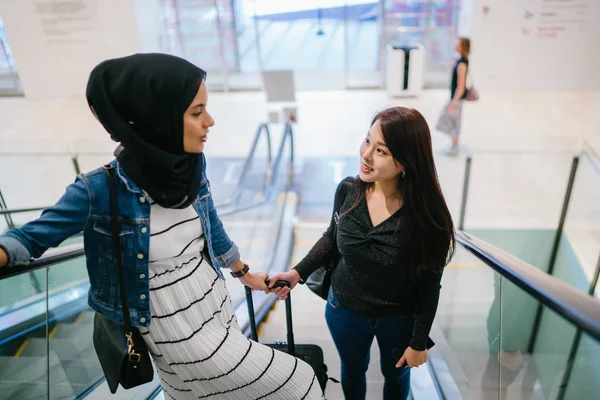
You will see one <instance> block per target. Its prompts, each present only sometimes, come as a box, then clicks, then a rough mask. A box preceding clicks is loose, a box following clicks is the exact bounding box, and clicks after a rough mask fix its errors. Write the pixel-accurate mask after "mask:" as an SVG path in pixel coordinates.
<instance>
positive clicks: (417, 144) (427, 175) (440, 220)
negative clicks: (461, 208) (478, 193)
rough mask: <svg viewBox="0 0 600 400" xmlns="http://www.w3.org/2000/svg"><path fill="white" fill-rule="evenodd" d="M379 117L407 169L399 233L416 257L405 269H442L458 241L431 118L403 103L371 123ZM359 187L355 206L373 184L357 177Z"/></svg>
mask: <svg viewBox="0 0 600 400" xmlns="http://www.w3.org/2000/svg"><path fill="white" fill-rule="evenodd" d="M377 121H379V126H380V127H381V132H382V134H383V138H384V140H385V144H386V145H387V147H388V149H389V150H390V152H391V154H392V156H393V157H394V160H395V161H396V162H398V163H400V164H401V165H403V166H404V168H405V170H406V173H405V174H400V175H399V176H398V193H399V195H400V196H401V199H402V203H403V205H402V207H403V208H404V210H405V212H404V213H403V215H404V216H405V220H404V221H405V222H406V230H405V231H404V230H403V232H402V233H401V234H400V235H399V237H401V238H402V242H403V244H406V246H407V247H406V249H407V250H408V251H409V252H410V253H412V254H414V255H415V268H414V269H413V270H408V271H405V273H406V276H407V278H411V279H418V278H419V277H422V276H423V275H425V274H428V273H431V272H441V271H442V269H443V268H444V267H445V266H446V264H448V262H449V261H450V259H451V258H452V256H453V255H454V248H455V244H456V243H455V238H454V224H453V222H452V216H451V215H450V210H448V206H447V205H446V200H445V199H444V195H443V194H442V189H441V187H440V183H439V180H438V176H437V172H436V169H435V164H434V161H433V151H432V148H431V134H430V132H429V126H428V125H427V121H425V118H423V116H422V115H421V113H420V112H418V111H417V110H414V109H410V108H404V107H393V108H388V109H386V110H383V111H381V112H379V113H378V114H377V115H376V116H375V117H374V118H373V121H372V122H371V126H373V125H374V124H375V123H376V122H377ZM357 185H358V190H359V196H358V199H357V201H356V204H355V205H354V206H357V205H358V204H359V203H360V202H361V201H362V200H364V199H365V198H366V195H367V191H368V190H370V189H371V188H372V186H373V183H366V182H363V181H362V180H360V179H357ZM354 206H353V207H352V208H354Z"/></svg>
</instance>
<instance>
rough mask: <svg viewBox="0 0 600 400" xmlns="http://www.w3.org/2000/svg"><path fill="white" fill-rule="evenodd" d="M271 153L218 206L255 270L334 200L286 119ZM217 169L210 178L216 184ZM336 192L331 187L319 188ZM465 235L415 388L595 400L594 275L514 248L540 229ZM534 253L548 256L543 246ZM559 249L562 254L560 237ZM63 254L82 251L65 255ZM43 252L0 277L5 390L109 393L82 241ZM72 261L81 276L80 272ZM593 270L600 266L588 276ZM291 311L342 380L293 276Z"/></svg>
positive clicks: (317, 227)
mask: <svg viewBox="0 0 600 400" xmlns="http://www.w3.org/2000/svg"><path fill="white" fill-rule="evenodd" d="M269 146H270V143H269ZM269 160H270V157H268V156H267V157H266V158H265V160H263V162H262V164H261V165H265V166H266V167H265V168H262V169H260V168H259V173H257V174H256V177H254V174H253V173H248V174H247V175H240V176H241V177H242V178H241V179H240V182H241V183H243V184H246V186H245V188H244V189H243V190H242V189H239V190H238V189H234V190H232V191H230V192H229V194H228V195H227V196H224V197H223V198H221V199H218V200H217V201H216V202H217V203H220V204H221V207H220V209H219V210H220V211H219V214H220V215H221V219H222V220H223V223H224V224H225V227H226V229H227V231H228V233H229V234H230V236H231V237H232V239H233V240H234V241H235V242H236V243H237V244H238V246H239V247H240V252H241V254H242V257H243V258H244V259H245V260H246V261H247V262H248V263H249V264H251V265H252V267H253V270H264V271H268V272H269V273H270V274H274V273H276V272H278V271H281V270H285V269H288V268H289V266H290V265H292V264H295V263H296V262H297V261H299V259H300V258H301V257H302V256H303V254H305V253H306V251H308V249H309V248H310V247H311V246H312V244H313V243H314V242H315V241H316V240H317V239H318V237H319V236H320V235H321V234H322V232H323V229H324V228H325V227H326V225H327V224H328V221H329V216H328V213H329V212H330V209H331V205H330V204H308V203H309V202H307V201H305V200H306V199H307V197H308V196H304V197H303V194H305V193H306V190H304V188H303V187H302V185H301V184H298V183H296V184H293V178H294V173H295V172H296V173H297V172H298V171H294V164H293V160H294V154H293V143H292V132H291V126H286V129H285V131H284V133H283V135H282V137H281V141H280V145H279V147H278V150H277V152H276V157H275V159H274V161H273V162H272V163H271V162H270V161H269ZM210 163H211V160H209V165H210ZM250 164H252V163H250ZM243 165H244V167H243V168H242V171H247V170H248V171H251V170H252V168H251V165H248V164H247V163H244V164H243ZM580 168H581V167H580ZM260 170H262V171H263V173H262V174H261V173H260ZM209 176H210V177H211V178H212V184H213V187H215V182H216V180H215V179H214V178H213V175H211V173H209ZM297 177H298V176H297ZM310 183H311V188H310V190H312V191H313V192H315V191H317V192H319V193H316V192H315V193H316V195H315V196H318V197H320V199H321V202H322V203H326V202H327V200H326V199H325V197H326V198H327V199H331V198H332V194H333V189H334V187H327V188H321V187H318V185H315V184H314V181H311V182H310ZM583 183H584V184H585V182H583ZM579 184H581V182H580V183H579ZM586 186H588V187H589V186H592V185H586ZM597 186H598V187H600V184H598V185H597ZM576 189H577V186H575V191H574V193H575V194H574V195H577V190H576ZM328 191H329V192H331V193H330V194H331V196H324V194H327V193H328ZM215 192H217V190H215ZM311 193H312V192H311ZM299 200H300V202H299ZM571 201H573V199H571ZM575 201H577V199H575ZM299 203H300V205H301V207H302V208H298V206H299ZM306 204H308V206H307V205H306ZM596 204H600V203H596ZM307 210H309V211H307ZM563 214H565V215H564V216H565V217H566V212H564V213H563ZM561 218H562V217H561ZM461 219H462V218H461ZM565 225H566V226H567V227H568V219H567V222H566V224H565ZM466 231H467V232H469V233H465V232H462V231H461V232H459V233H458V238H457V239H458V244H459V246H458V251H457V254H456V256H455V258H454V259H453V261H452V262H451V264H450V265H449V266H448V267H447V269H446V271H445V273H444V278H443V281H442V292H441V297H440V302H439V307H438V313H437V316H436V320H435V322H434V326H433V329H432V332H431V336H432V338H433V340H434V341H435V342H436V346H435V347H434V348H433V349H432V350H431V351H430V352H429V362H428V363H427V364H425V365H423V366H421V367H419V368H416V369H414V370H413V371H412V374H411V398H412V399H415V400H422V399H424V400H435V399H536V400H537V399H557V400H563V399H595V398H600V364H599V363H598V362H597V360H598V359H600V301H598V299H597V298H595V297H594V294H596V285H595V284H593V285H591V286H589V287H585V290H582V289H583V286H581V287H579V286H578V285H575V284H573V283H572V282H570V281H568V280H567V279H565V278H564V277H563V276H552V275H550V274H548V270H547V269H546V266H544V265H538V264H537V261H536V259H535V258H528V257H526V256H523V254H522V253H519V252H518V251H520V250H519V249H523V248H527V247H528V246H527V243H529V244H531V243H537V242H536V240H538V239H537V238H534V239H535V240H534V241H533V242H526V241H525V240H524V239H523V238H524V237H525V236H523V235H519V234H514V233H512V234H511V233H509V234H507V233H503V235H505V236H503V238H502V240H504V239H505V238H506V237H508V236H510V235H512V237H513V238H516V240H517V242H516V243H517V245H518V246H515V247H510V246H507V245H504V244H503V242H501V241H500V239H499V236H498V235H496V236H493V235H492V236H490V235H488V236H489V237H488V236H486V235H485V234H483V235H482V236H486V237H485V239H486V241H489V242H491V244H489V243H486V242H484V241H482V240H480V239H478V238H477V237H476V236H478V234H481V232H477V231H474V230H472V229H471V230H470V229H466ZM482 232H483V231H482ZM561 235H563V232H560V233H558V234H556V235H554V237H559V239H560V240H556V242H557V243H558V244H561V243H563V241H564V238H563V237H562V236H561ZM571 237H572V236H571ZM551 238H552V236H551ZM529 239H530V240H531V235H530V236H529ZM74 240H76V239H74ZM501 248H502V249H503V250H501ZM530 248H531V246H530ZM535 249H536V250H535V252H540V248H539V247H536V248H535ZM505 250H508V251H505ZM556 251H557V252H560V251H564V250H561V247H560V246H559V247H557V249H556ZM65 252H70V254H71V256H72V257H71V258H73V257H75V258H74V259H73V260H69V261H65V259H66V258H65ZM78 252H79V253H78ZM535 252H533V253H535ZM530 254H532V253H530ZM67 258H68V257H67ZM568 258H569V257H565V259H568ZM524 259H525V260H524ZM557 260H558V261H557V262H558V263H559V264H557V268H563V267H562V266H561V265H560V262H562V261H561V258H560V254H559V256H558V257H557ZM37 262H38V263H40V264H39V265H42V266H44V268H42V269H38V270H36V271H33V272H34V273H35V279H33V278H32V276H31V274H30V272H29V271H28V272H27V273H25V274H19V273H18V271H13V273H12V274H11V275H10V277H8V278H6V279H1V280H0V285H5V287H7V286H22V287H27V288H28V289H27V290H28V291H27V293H28V296H27V298H22V299H17V300H15V299H12V300H11V301H10V302H6V301H5V302H2V288H0V357H1V358H0V393H1V394H2V398H8V399H10V398H15V399H33V398H44V397H47V396H48V393H49V397H50V398H52V399H54V398H57V399H58V398H64V399H74V398H82V397H86V398H90V399H96V398H98V399H104V398H108V396H109V392H108V389H107V388H106V385H105V384H104V383H103V377H102V372H101V371H100V370H99V365H98V362H97V359H96V356H95V352H94V350H93V346H92V342H91V330H92V325H91V322H92V320H93V313H92V312H91V311H90V310H89V308H88V307H87V302H86V298H85V295H86V293H87V285H88V283H87V281H86V280H85V268H84V265H83V259H82V258H81V249H80V246H79V245H77V244H75V245H73V246H71V247H64V248H61V249H58V253H57V254H52V253H50V254H49V255H48V256H47V257H46V258H43V259H41V260H39V261H37ZM73 271H83V272H78V274H80V275H72V274H74V272H73ZM2 273H5V271H2ZM66 276H73V277H75V276H76V277H77V279H75V278H73V279H68V278H65V277H66ZM82 277H83V278H82ZM597 280H598V276H597V274H596V276H595V279H592V282H597ZM35 282H37V283H35ZM227 285H228V288H229V290H230V292H231V294H232V299H233V303H234V306H235V307H236V314H237V317H238V321H239V323H240V325H241V326H242V328H243V329H246V330H247V328H248V323H247V309H246V305H245V302H244V292H243V288H242V287H241V285H239V283H238V282H236V281H235V280H233V279H232V278H230V277H228V278H227ZM254 297H255V305H256V310H255V311H256V313H257V319H258V320H259V321H265V322H264V323H263V324H262V327H261V341H262V342H272V341H279V340H282V339H284V338H285V322H284V321H285V319H284V317H283V312H284V310H283V306H279V305H277V306H275V307H273V305H274V301H275V299H274V297H273V296H272V295H270V296H267V295H265V294H263V293H254ZM278 304H280V303H278ZM293 307H294V309H293V312H294V321H295V325H294V326H295V331H296V342H297V343H315V344H318V345H320V346H321V347H322V348H323V350H324V352H325V362H326V364H327V365H328V366H329V375H330V376H332V377H334V378H339V375H340V374H339V360H338V358H337V354H336V351H335V347H334V345H333V342H332V341H331V339H330V336H329V333H328V331H327V327H326V325H325V321H324V318H322V310H323V308H324V302H323V301H322V300H321V299H319V298H317V297H316V296H314V295H313V294H312V293H311V292H309V291H308V290H307V289H306V288H305V287H303V286H299V287H297V288H296V289H295V290H294V302H293ZM32 315H35V318H32V317H31V316H32ZM371 356H372V357H371V359H372V362H371V365H370V369H369V371H368V372H367V379H368V395H367V398H368V399H377V398H381V390H382V387H383V377H382V375H381V373H380V372H379V363H378V362H376V360H378V357H379V355H378V354H377V348H376V346H374V347H373V350H372V353H371ZM155 378H156V376H155ZM326 396H327V399H328V400H335V399H342V398H343V396H342V395H341V388H340V386H339V385H336V384H333V383H330V384H329V385H328V387H327V392H326ZM111 398H115V399H116V398H124V399H130V398H139V399H145V398H158V399H160V398H162V394H161V393H160V386H159V383H158V380H157V379H155V381H154V382H152V383H150V384H147V385H145V386H143V387H140V388H138V389H136V390H129V391H124V390H119V391H118V392H117V395H116V396H113V397H111Z"/></svg>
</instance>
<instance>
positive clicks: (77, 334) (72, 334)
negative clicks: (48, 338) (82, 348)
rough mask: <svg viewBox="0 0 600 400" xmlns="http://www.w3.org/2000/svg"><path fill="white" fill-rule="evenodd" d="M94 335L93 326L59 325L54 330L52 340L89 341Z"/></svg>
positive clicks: (80, 324) (79, 324)
mask: <svg viewBox="0 0 600 400" xmlns="http://www.w3.org/2000/svg"><path fill="white" fill-rule="evenodd" d="M93 333H94V326H93V324H87V323H84V324H82V323H78V324H59V325H58V327H57V328H56V332H55V333H54V336H52V340H54V339H69V340H76V341H84V340H87V341H89V340H90V339H91V338H92V335H93Z"/></svg>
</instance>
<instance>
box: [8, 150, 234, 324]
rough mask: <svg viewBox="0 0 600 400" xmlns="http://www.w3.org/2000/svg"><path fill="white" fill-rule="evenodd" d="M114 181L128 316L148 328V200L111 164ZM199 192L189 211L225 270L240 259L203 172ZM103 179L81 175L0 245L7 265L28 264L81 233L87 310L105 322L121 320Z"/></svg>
mask: <svg viewBox="0 0 600 400" xmlns="http://www.w3.org/2000/svg"><path fill="white" fill-rule="evenodd" d="M111 165H112V166H113V167H114V168H115V171H116V176H117V177H118V178H120V179H117V184H116V188H117V196H118V201H119V222H120V224H121V227H120V228H121V229H120V230H121V243H122V252H123V254H122V258H123V266H124V270H125V285H126V290H127V299H128V303H129V313H130V316H131V322H132V324H133V325H138V326H146V327H147V326H149V325H150V319H151V316H150V299H149V297H150V292H149V282H148V275H149V274H148V254H149V249H150V201H149V198H148V197H147V196H146V195H145V193H144V192H143V191H142V190H141V189H140V188H139V187H138V186H137V185H136V184H135V183H134V182H133V181H132V180H131V179H130V178H128V177H127V175H126V174H125V171H123V170H122V169H121V168H120V166H119V164H118V162H117V161H116V160H113V161H112V162H111ZM204 165H206V163H204ZM201 179H202V181H201V185H200V192H199V193H198V195H197V196H196V200H195V201H194V203H193V207H194V208H195V209H196V212H197V213H198V215H199V217H200V218H199V220H200V223H201V224H202V226H203V230H204V235H205V239H206V244H207V246H206V247H207V248H208V253H209V255H210V259H211V261H212V265H213V268H214V269H215V270H216V271H217V274H218V275H219V276H220V277H221V278H223V274H222V272H221V270H220V268H229V267H230V266H231V265H232V264H234V263H235V262H237V261H238V260H239V259H240V254H239V250H238V248H237V246H236V245H235V244H234V243H233V242H232V241H231V239H229V237H228V236H227V233H226V232H225V230H224V228H223V224H222V223H221V220H220V219H219V217H218V215H217V211H216V209H215V206H214V203H213V199H212V196H211V193H210V184H209V182H208V180H207V178H206V167H204V168H203V171H202V177H201ZM110 221H111V220H110V210H109V192H108V182H107V176H106V173H105V172H104V170H103V168H98V169H96V170H95V171H92V172H89V173H86V174H81V175H79V176H78V177H77V179H76V180H75V182H74V183H73V184H71V185H70V186H68V187H67V190H66V192H65V194H64V195H63V196H62V198H61V199H60V200H59V201H58V203H56V204H55V205H54V206H52V207H50V208H48V209H46V210H45V211H44V212H43V213H42V215H41V216H40V218H38V219H36V220H34V221H32V222H29V223H28V224H26V225H24V226H23V227H21V228H19V229H13V230H11V231H9V232H7V233H6V234H5V235H2V236H0V247H2V248H4V250H5V251H6V252H7V253H8V260H9V264H8V267H10V266H15V265H25V264H28V263H29V261H30V258H31V257H34V258H37V257H40V256H41V255H42V254H43V253H44V252H45V251H46V250H47V249H48V248H50V247H57V246H58V245H60V244H61V243H62V242H63V241H64V240H65V239H67V238H69V237H71V236H73V235H75V234H77V233H79V232H81V231H83V243H84V248H85V256H86V264H87V269H88V275H89V278H90V285H91V287H90V291H89V295H88V302H89V305H90V307H92V308H93V309H94V310H96V311H98V312H100V313H101V314H103V315H104V316H106V317H107V318H109V319H112V320H114V321H117V322H122V321H123V313H122V311H121V301H120V295H119V283H118V279H117V274H116V265H115V260H114V255H113V246H112V239H111V224H110Z"/></svg>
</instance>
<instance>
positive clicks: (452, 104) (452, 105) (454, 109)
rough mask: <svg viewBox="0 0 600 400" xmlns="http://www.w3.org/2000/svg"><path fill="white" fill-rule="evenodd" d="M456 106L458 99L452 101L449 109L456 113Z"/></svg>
mask: <svg viewBox="0 0 600 400" xmlns="http://www.w3.org/2000/svg"><path fill="white" fill-rule="evenodd" d="M456 107H457V105H456V101H455V100H452V101H451V102H450V105H449V106H448V111H449V112H451V113H454V112H455V111H456Z"/></svg>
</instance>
